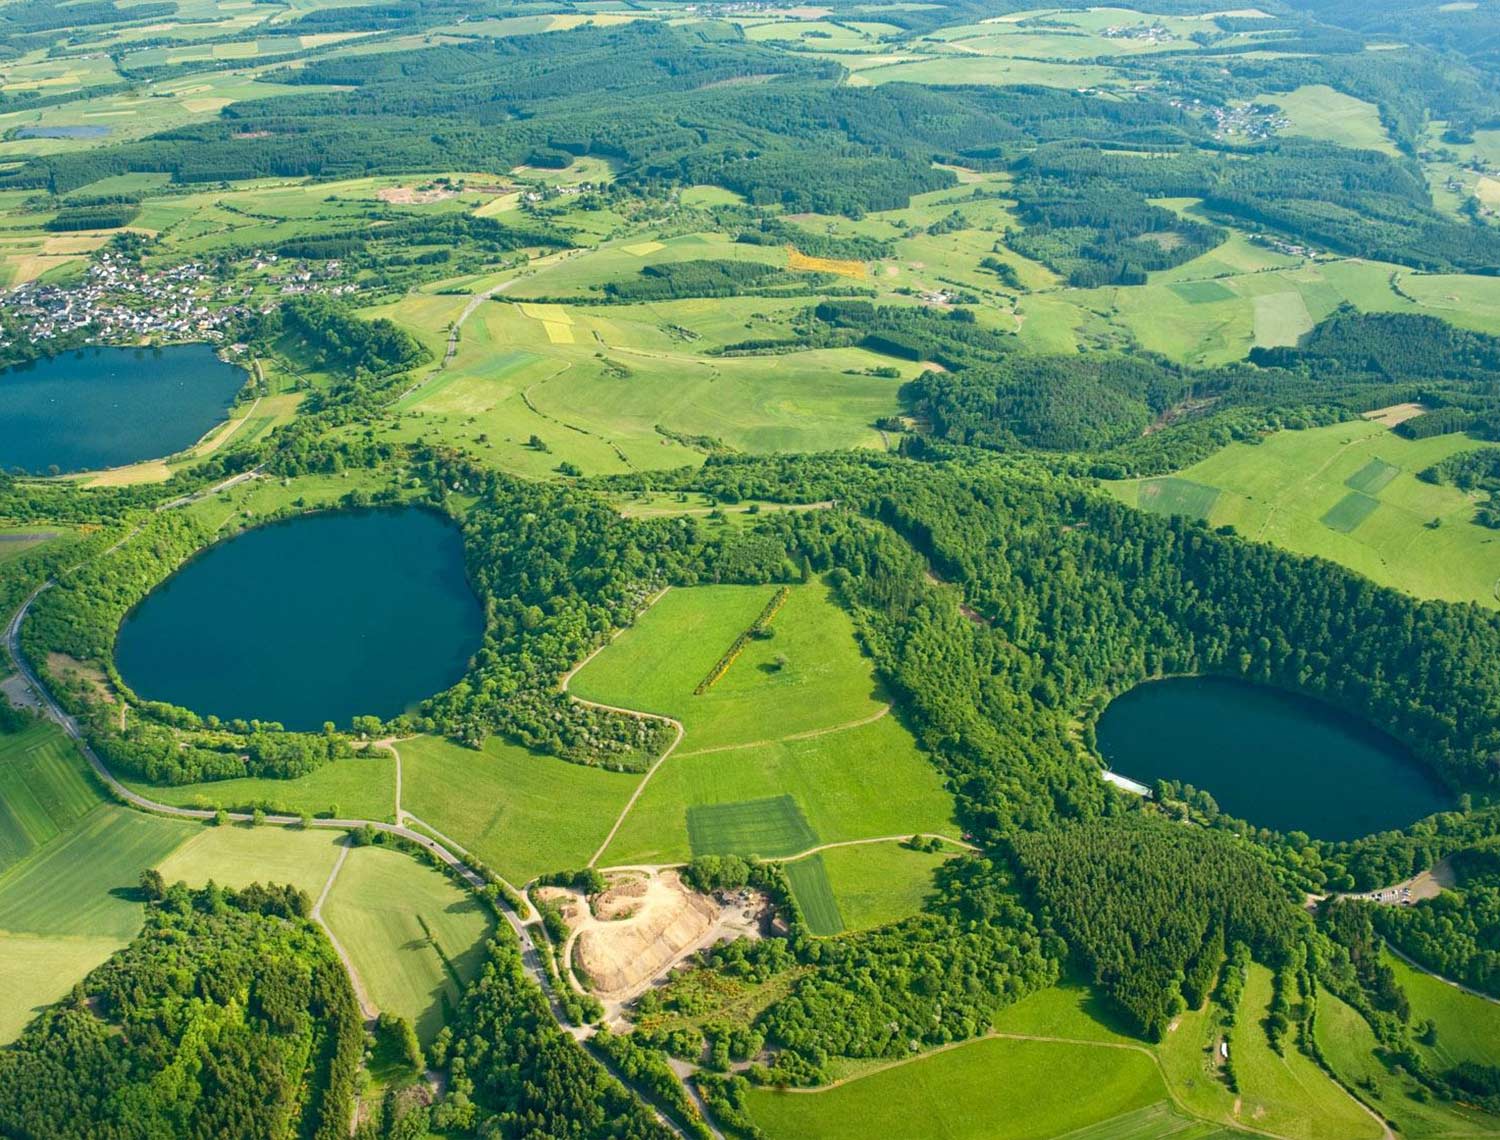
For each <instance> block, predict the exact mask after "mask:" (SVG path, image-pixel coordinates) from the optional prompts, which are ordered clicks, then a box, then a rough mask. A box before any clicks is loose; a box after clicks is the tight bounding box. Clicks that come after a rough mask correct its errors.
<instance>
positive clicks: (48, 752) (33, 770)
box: [0, 721, 100, 872]
mask: <svg viewBox="0 0 1500 1140" xmlns="http://www.w3.org/2000/svg"><path fill="white" fill-rule="evenodd" d="M99 801H100V794H99V790H98V788H97V786H96V785H95V784H94V782H93V777H92V776H91V775H90V774H89V772H88V767H87V765H86V764H85V763H84V760H83V757H82V756H80V755H79V754H78V751H77V749H76V748H74V747H73V743H72V742H71V741H70V740H69V739H68V738H67V737H66V736H64V735H63V733H62V731H61V730H60V729H58V728H57V727H55V726H54V725H52V724H49V723H45V722H42V721H37V722H35V723H34V724H32V725H31V726H29V727H27V728H25V729H23V730H22V731H21V732H18V733H14V734H10V735H3V736H0V872H3V871H4V870H6V869H7V868H9V867H12V866H14V865H15V864H17V863H19V862H20V861H21V860H22V859H24V858H26V856H28V855H30V854H31V853H32V852H33V851H35V850H36V849H37V848H39V847H41V846H43V845H45V844H46V843H49V842H50V841H52V840H53V839H56V838H57V837H58V836H60V835H62V834H63V833H64V832H66V831H67V830H68V829H69V828H71V827H72V826H73V825H74V824H75V823H77V822H78V821H79V820H80V819H82V818H83V817H84V816H85V815H87V814H88V812H90V811H91V810H93V808H94V807H96V806H97V805H98V804H99Z"/></svg>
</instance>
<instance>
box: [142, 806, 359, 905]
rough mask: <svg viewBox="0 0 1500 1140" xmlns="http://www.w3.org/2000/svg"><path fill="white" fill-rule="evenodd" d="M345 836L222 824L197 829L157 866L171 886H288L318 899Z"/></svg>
mask: <svg viewBox="0 0 1500 1140" xmlns="http://www.w3.org/2000/svg"><path fill="white" fill-rule="evenodd" d="M343 840H344V837H343V835H342V833H340V832H337V831H323V830H318V829H308V830H302V829H300V828H294V827H251V826H250V825H248V824H243V823H236V824H226V825H225V826H223V827H208V826H202V827H199V829H198V831H197V833H196V834H194V835H193V836H192V837H191V838H190V839H188V841H187V842H186V843H184V844H183V845H182V846H181V847H179V848H177V850H176V851H174V852H172V854H171V855H169V856H168V857H167V858H166V859H164V860H162V861H161V863H159V864H158V865H157V870H159V871H160V872H161V874H162V878H163V879H165V880H166V881H167V882H169V883H175V882H179V881H181V882H184V883H186V884H187V885H188V886H190V887H201V886H203V885H205V884H206V883H207V882H208V881H209V880H210V879H212V880H213V881H214V882H216V883H218V884H219V885H220V886H222V887H232V888H234V889H235V890H239V889H241V888H244V887H248V886H249V885H250V884H251V883H289V884H291V885H292V886H294V887H296V888H297V889H298V890H299V891H305V892H306V893H307V895H308V897H309V898H312V899H316V898H317V897H318V895H319V894H320V893H321V892H322V890H323V885H324V884H325V883H326V882H327V881H328V876H329V874H330V873H331V872H332V871H333V867H334V864H335V863H336V862H337V861H338V856H339V849H340V847H341V846H342V845H343Z"/></svg>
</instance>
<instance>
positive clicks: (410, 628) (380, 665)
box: [115, 507, 484, 729]
mask: <svg viewBox="0 0 1500 1140" xmlns="http://www.w3.org/2000/svg"><path fill="white" fill-rule="evenodd" d="M483 625H484V623H483V614H482V611H481V609H480V605H479V601H478V599H477V598H475V596H474V593H473V591H472V590H471V589H470V588H469V584H468V581H467V579H466V578H465V576H464V559H463V542H462V540H461V538H460V536H459V532H458V530H457V528H455V527H454V526H452V525H451V524H450V523H448V522H447V521H446V520H444V519H443V518H441V517H440V516H438V515H436V514H433V513H432V512H430V511H425V510H420V509H417V508H414V507H401V508H395V509H391V510H373V511H328V512H322V513H318V514H310V515H304V516H302V517H300V518H295V519H290V520H287V521H285V522H278V523H272V524H271V525H269V526H264V527H260V528H258V529H256V530H251V531H247V532H246V533H244V534H241V535H239V536H237V537H235V538H232V539H229V540H228V541H227V542H223V543H220V544H219V545H218V546H214V547H210V548H209V549H208V550H207V551H205V552H204V553H203V554H201V555H199V556H198V557H197V558H195V559H193V560H192V561H191V562H189V563H188V564H187V565H186V566H184V567H183V568H182V569H181V570H180V571H178V572H177V574H175V575H174V576H173V577H171V578H169V579H168V580H167V581H166V582H164V583H163V584H162V585H161V586H159V587H157V589H156V590H155V591H153V592H152V593H151V594H150V595H149V596H148V597H147V598H146V599H145V601H143V602H142V603H141V604H140V605H139V606H137V607H136V608H135V610H134V611H133V612H132V613H131V614H130V616H129V617H128V618H127V619H126V620H125V623H124V625H122V626H121V627H120V634H119V639H118V642H117V644H116V647H115V660H116V664H117V665H118V666H119V669H120V675H121V676H122V677H123V678H124V679H125V681H126V683H127V684H128V685H129V686H130V687H131V688H132V689H134V690H135V691H136V693H137V694H139V695H140V696H141V697H142V698H144V699H146V700H158V701H170V702H171V703H172V704H176V705H181V706H182V707H184V708H189V709H192V710H193V711H194V712H198V713H202V714H205V715H207V714H209V713H213V714H216V715H217V716H219V717H222V718H226V719H227V718H232V717H241V718H245V719H247V720H248V719H259V720H275V721H280V722H281V723H282V724H284V725H286V726H287V727H288V728H293V729H317V728H321V727H322V725H323V722H324V721H330V720H331V721H333V722H334V723H335V724H336V725H338V726H339V727H341V728H347V727H348V725H349V721H350V719H351V718H352V717H355V716H362V715H367V714H368V715H375V716H380V717H389V716H395V715H397V714H399V713H401V712H404V711H405V710H406V709H408V708H410V707H411V706H412V705H413V704H415V703H416V702H418V701H421V700H422V699H424V698H426V697H429V696H432V695H433V694H434V693H438V692H441V691H442V690H444V689H446V688H448V687H449V686H450V685H452V684H453V683H454V682H455V681H457V680H458V679H459V678H460V677H461V676H463V673H464V671H465V669H466V668H467V665H468V661H469V658H470V657H471V656H472V655H473V653H474V651H475V650H477V649H478V648H479V643H480V638H481V635H482V633H483Z"/></svg>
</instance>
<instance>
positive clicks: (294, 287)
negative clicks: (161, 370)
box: [0, 250, 357, 351]
mask: <svg viewBox="0 0 1500 1140" xmlns="http://www.w3.org/2000/svg"><path fill="white" fill-rule="evenodd" d="M246 268H248V269H249V270H251V271H252V272H254V273H256V274H257V275H258V279H257V280H256V281H254V282H252V281H248V280H242V279H238V278H237V279H235V280H233V281H229V282H225V281H223V280H222V278H221V276H220V274H219V273H217V272H216V271H215V270H214V269H212V268H210V267H209V266H206V265H204V264H203V263H202V262H198V261H187V262H183V263H181V264H179V265H174V266H170V267H168V268H163V269H146V268H143V267H142V266H141V264H140V263H139V262H137V261H135V260H134V259H132V258H130V257H128V256H126V255H125V254H123V253H120V252H117V251H114V250H103V251H101V252H99V253H98V254H97V255H96V256H95V258H94V259H93V261H92V263H91V264H90V265H89V267H88V269H87V270H86V271H85V273H84V278H83V280H82V281H81V282H79V283H77V284H69V285H55V284H46V283H43V282H40V281H28V282H25V283H23V284H21V285H18V286H16V287H15V288H14V289H12V290H10V291H9V293H7V294H5V305H4V308H5V313H6V317H7V320H6V322H5V325H4V326H3V327H0V351H3V350H5V349H7V348H10V347H11V346H12V345H15V344H27V343H30V344H40V345H46V344H47V343H49V342H58V341H73V342H75V343H76V341H77V338H78V337H79V336H80V335H81V336H83V337H85V338H86V339H88V340H89V341H91V342H96V343H101V344H120V343H140V342H143V341H150V342H172V341H187V340H207V341H219V340H222V339H223V337H224V334H225V330H226V328H227V327H228V326H229V325H230V324H231V323H233V322H234V321H236V320H239V319H241V318H243V317H245V316H248V315H250V314H251V313H252V312H258V313H267V312H270V311H271V310H272V309H273V308H275V306H276V302H275V301H274V300H272V299H271V298H270V297H268V296H265V295H264V292H263V291H262V293H261V295H260V296H259V297H258V298H257V284H260V285H263V286H269V287H270V289H271V290H272V291H274V292H275V293H276V294H279V295H282V296H292V295H296V294H302V293H312V292H316V293H328V294H334V295H342V294H345V293H352V292H354V291H355V290H356V289H357V286H356V285H354V284H353V283H352V282H347V281H339V279H340V278H341V277H342V276H343V272H344V270H343V266H342V264H341V263H340V262H338V261H328V262H325V263H320V264H316V265H309V264H307V263H305V262H300V261H284V262H283V261H279V259H278V257H277V255H276V254H274V253H266V252H263V251H259V250H257V251H256V252H255V254H254V255H253V257H252V258H251V260H250V261H249V262H248V264H247V266H246Z"/></svg>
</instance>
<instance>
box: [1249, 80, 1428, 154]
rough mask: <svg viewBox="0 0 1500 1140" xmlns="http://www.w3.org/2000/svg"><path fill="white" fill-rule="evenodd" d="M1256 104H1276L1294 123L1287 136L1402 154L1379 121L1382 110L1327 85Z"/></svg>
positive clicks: (1279, 94)
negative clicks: (1301, 136)
mask: <svg viewBox="0 0 1500 1140" xmlns="http://www.w3.org/2000/svg"><path fill="white" fill-rule="evenodd" d="M1255 102H1257V103H1269V104H1273V105H1275V106H1276V107H1279V108H1280V109H1281V111H1282V113H1283V114H1285V115H1286V117H1287V118H1288V119H1290V120H1291V126H1289V127H1288V128H1286V130H1285V131H1284V132H1283V133H1284V134H1291V135H1308V136H1310V137H1312V138H1315V139H1323V140H1325V141H1327V142H1331V143H1337V144H1338V145H1339V146H1347V147H1354V148H1355V149H1357V150H1378V151H1381V152H1382V153H1384V154H1397V153H1399V152H1398V151H1397V149H1396V146H1395V144H1394V143H1392V142H1391V137H1390V135H1389V134H1387V133H1386V129H1385V127H1384V126H1383V125H1382V124H1381V122H1380V109H1379V108H1378V107H1376V106H1375V104H1373V103H1366V102H1365V101H1364V100H1363V99H1356V98H1354V97H1353V96H1351V95H1345V94H1343V93H1342V92H1340V91H1335V90H1334V89H1333V88H1332V87H1329V86H1327V85H1326V84H1314V85H1311V86H1307V87H1299V88H1297V89H1296V90H1295V91H1285V92H1277V93H1275V94H1269V95H1262V96H1260V97H1258V98H1257V99H1256V100H1255Z"/></svg>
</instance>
